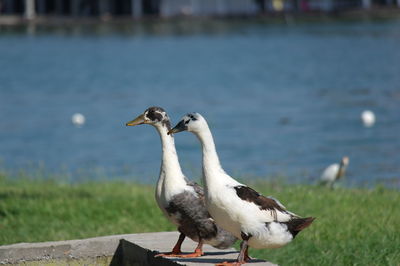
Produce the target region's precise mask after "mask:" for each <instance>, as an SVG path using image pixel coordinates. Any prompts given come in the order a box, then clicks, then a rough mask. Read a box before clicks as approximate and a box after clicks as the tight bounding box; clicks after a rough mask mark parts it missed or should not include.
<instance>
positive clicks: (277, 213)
mask: <svg viewBox="0 0 400 266" xmlns="http://www.w3.org/2000/svg"><path fill="white" fill-rule="evenodd" d="M234 189H235V190H236V194H237V196H238V197H239V198H240V199H241V200H245V201H248V202H251V203H254V204H255V205H257V206H258V207H259V208H260V210H262V211H266V212H269V213H270V215H271V217H272V219H273V220H274V221H280V220H281V219H280V217H282V218H283V219H284V220H288V219H290V218H292V217H296V216H297V215H295V214H293V213H291V212H289V211H287V210H286V208H285V206H283V204H282V203H280V202H279V201H278V200H276V199H274V198H273V197H265V196H263V195H261V194H260V193H258V192H257V191H255V190H254V189H252V188H250V187H247V186H235V187H234Z"/></svg>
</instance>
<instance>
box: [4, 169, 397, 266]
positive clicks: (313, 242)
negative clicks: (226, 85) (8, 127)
mask: <svg viewBox="0 0 400 266" xmlns="http://www.w3.org/2000/svg"><path fill="white" fill-rule="evenodd" d="M254 187H255V188H257V189H258V190H259V191H261V192H262V193H264V194H265V195H273V196H274V197H276V198H278V199H280V200H281V201H282V202H283V203H284V204H285V205H286V206H287V207H288V209H290V210H292V211H295V212H296V213H299V214H302V215H307V216H309V215H310V216H311V215H312V216H315V217H317V220H316V221H315V223H314V224H313V225H312V226H311V227H310V228H308V229H307V230H305V231H304V232H302V233H300V234H299V235H298V237H296V239H295V241H293V242H292V243H291V244H289V245H287V246H286V247H283V248H281V249H277V250H254V249H252V250H250V254H251V255H252V256H256V257H260V258H264V259H267V260H269V261H271V262H274V263H278V264H280V265H356V264H357V265H400V248H399V247H400V207H399V202H400V192H399V191H396V190H389V189H384V188H378V189H373V190H367V189H336V190H334V191H331V190H329V189H326V188H320V187H313V186H300V185H296V186H287V185H276V184H275V185H271V184H256V185H254ZM166 230H175V228H174V227H173V226H172V225H171V224H170V223H169V222H168V221H167V220H166V219H165V218H164V217H163V216H162V214H161V212H160V210H159V209H158V207H157V206H156V203H155V200H154V189H153V188H152V187H149V186H144V185H136V184H132V183H117V182H115V183H112V182H100V183H85V184H77V185H71V184H60V183H57V182H54V181H43V180H42V181H27V180H18V181H11V180H9V179H7V178H5V177H2V178H0V244H10V243H17V242H36V241H50V240H65V239H75V238H86V237H94V236H100V235H110V234H125V233H139V232H153V231H166ZM173 244H174V243H171V247H172V245H173Z"/></svg>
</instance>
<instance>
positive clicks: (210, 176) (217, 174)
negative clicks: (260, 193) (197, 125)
mask: <svg viewBox="0 0 400 266" xmlns="http://www.w3.org/2000/svg"><path fill="white" fill-rule="evenodd" d="M195 134H196V136H197V137H198V139H199V140H200V142H201V146H202V150H203V177H204V183H205V186H206V187H208V188H211V187H215V186H218V185H221V184H226V183H232V182H236V181H235V180H233V179H232V178H231V177H229V176H228V175H227V174H226V173H225V171H224V170H223V169H222V166H221V164H220V162H219V158H218V154H217V150H216V148H215V144H214V139H213V136H212V134H211V131H210V129H209V128H208V126H207V125H205V126H204V128H203V129H202V130H201V131H199V132H195Z"/></svg>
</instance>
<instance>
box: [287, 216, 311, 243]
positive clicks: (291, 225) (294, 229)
mask: <svg viewBox="0 0 400 266" xmlns="http://www.w3.org/2000/svg"><path fill="white" fill-rule="evenodd" d="M314 220H315V218H314V217H307V218H293V219H292V220H290V221H289V222H286V223H285V224H286V225H287V227H288V230H289V232H290V233H291V234H292V235H293V238H294V237H295V236H296V235H297V234H298V233H299V232H300V231H301V230H303V229H306V228H307V227H309V226H310V225H311V224H312V222H313V221H314Z"/></svg>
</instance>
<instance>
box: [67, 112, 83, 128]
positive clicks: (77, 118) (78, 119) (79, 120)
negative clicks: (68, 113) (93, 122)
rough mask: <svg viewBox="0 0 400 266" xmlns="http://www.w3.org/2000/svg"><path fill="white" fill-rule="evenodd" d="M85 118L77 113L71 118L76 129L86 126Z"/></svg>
mask: <svg viewBox="0 0 400 266" xmlns="http://www.w3.org/2000/svg"><path fill="white" fill-rule="evenodd" d="M85 120H86V119H85V116H84V115H83V114H80V113H75V114H73V115H72V117H71V121H72V124H74V125H75V126H76V127H81V126H83V124H85Z"/></svg>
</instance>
